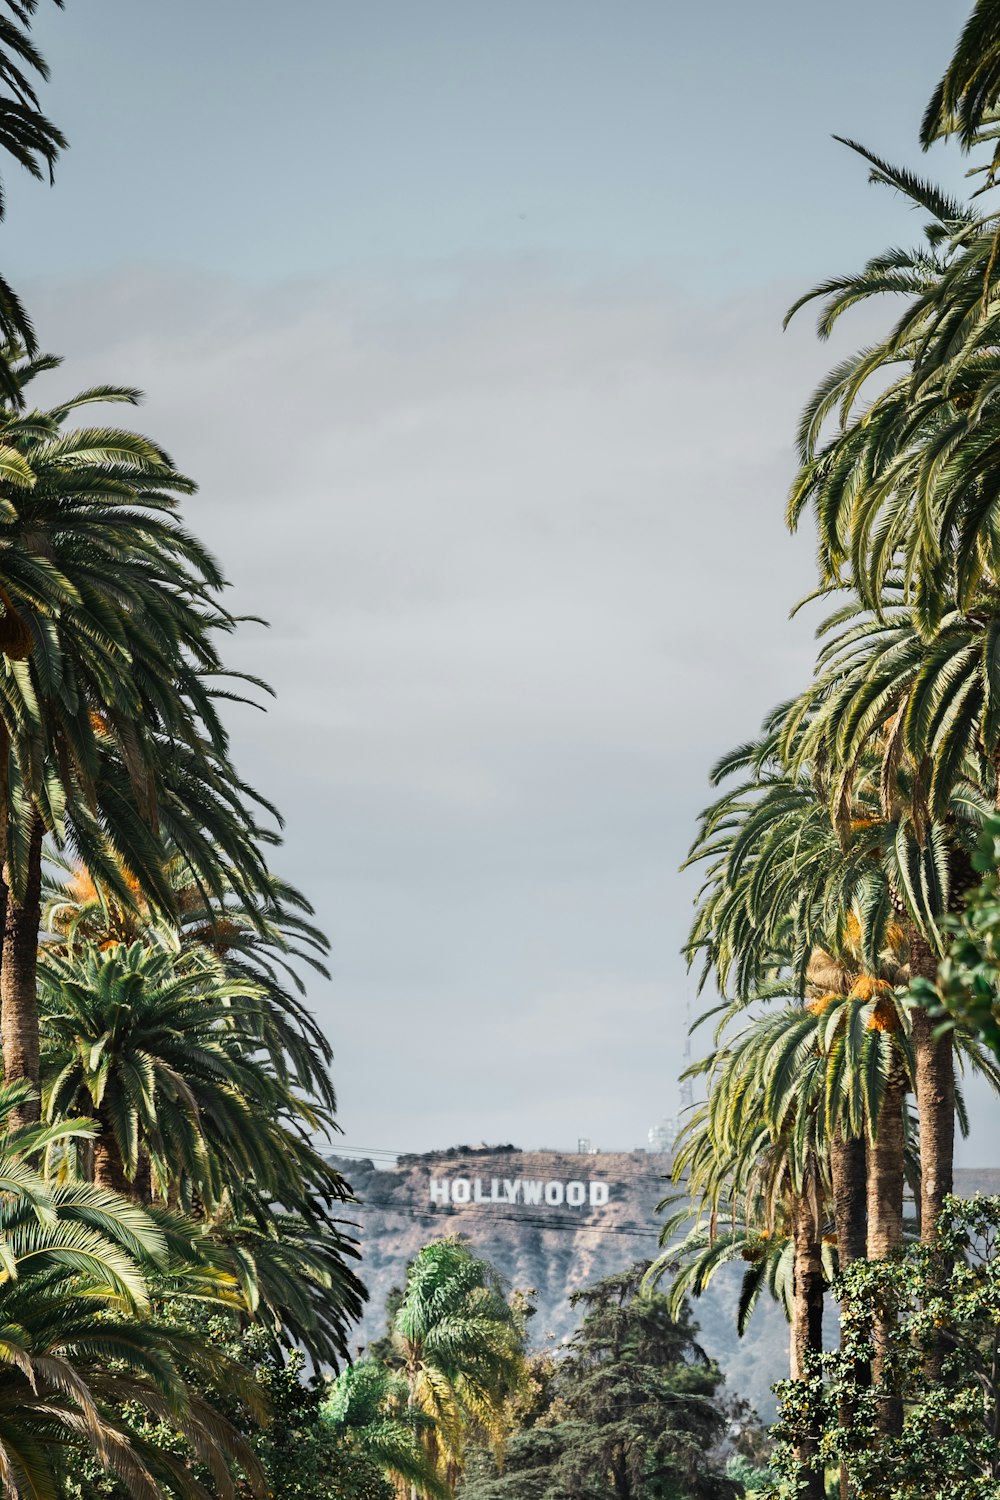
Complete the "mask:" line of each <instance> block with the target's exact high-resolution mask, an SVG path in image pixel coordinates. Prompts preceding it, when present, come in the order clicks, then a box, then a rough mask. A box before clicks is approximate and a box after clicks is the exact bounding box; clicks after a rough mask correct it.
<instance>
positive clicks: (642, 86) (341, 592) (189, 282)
mask: <svg viewBox="0 0 1000 1500" xmlns="http://www.w3.org/2000/svg"><path fill="white" fill-rule="evenodd" d="M965 10H966V3H965V0H962V3H951V0H949V3H945V0H937V3H934V4H931V3H929V0H907V3H905V4H904V3H902V0H880V3H876V4H874V5H873V4H872V3H871V0H867V3H864V4H862V3H861V0H843V3H841V4H839V5H838V6H836V7H832V6H830V5H829V4H824V5H820V4H818V3H815V0H770V3H767V0H764V3H758V4H756V5H748V4H747V3H746V0H726V3H717V4H715V5H705V4H703V5H686V6H682V5H680V4H677V3H671V0H658V3H656V0H631V3H619V4H610V3H594V0H530V3H527V0H507V3H506V4H503V5H499V4H492V5H486V4H484V3H479V0H461V3H444V0H440V3H439V0H425V3H418V0H384V3H380V0H369V3H367V4H363V5H359V4H356V3H354V4H346V3H341V0H283V3H281V4H280V5H279V4H274V3H271V4H264V3H263V0H170V3H169V4H166V3H159V4H154V3H152V0H142V3H138V0H86V3H85V0H67V10H66V12H65V13H59V12H58V11H56V10H55V8H54V7H49V8H48V9H47V10H46V13H45V14H44V15H43V16H42V18H41V19H40V22H39V27H38V31H39V38H40V41H41V44H42V46H43V50H44V51H45V52H46V54H47V55H48V57H49V59H50V61H51V63H52V67H53V82H52V85H51V87H50V89H49V90H48V92H47V94H46V102H47V104H48V106H49V108H50V110H51V112H52V113H53V115H54V116H55V118H56V119H57V120H58V121H59V123H60V124H61V125H62V126H63V127H64V129H65V130H66V132H67V134H68V135H69V136H70V139H71V142H72V150H71V151H70V153H69V154H68V156H67V157H66V158H65V160H64V161H63V163H62V164H61V165H60V168H59V172H58V181H57V185H56V188H55V190H54V191H52V192H49V191H48V190H47V189H45V188H42V187H40V186H38V185H36V184H33V183H28V182H24V183H20V182H15V183H12V184H11V192H10V206H9V215H8V223H7V226H6V227H5V229H4V230H3V234H4V242H3V243H4V255H5V259H4V270H5V272H6V273H7V274H9V275H10V277H11V279H12V280H13V281H14V284H15V285H16V286H18V287H19V288H23V289H24V290H25V291H26V292H28V293H29V300H30V304H31V306H32V308H33V310H34V312H35V315H36V319H37V321H38V323H39V326H40V330H41V334H42V337H43V341H44V342H45V343H46V345H48V346H49V347H52V348H54V349H55V350H57V351H59V352H62V353H65V354H66V356H67V364H66V367H65V369H64V371H63V372H62V373H61V374H60V375H59V376H58V377H55V379H54V381H53V383H52V385H51V389H52V391H53V394H55V392H56V390H62V389H64V388H65V387H66V386H71V387H75V386H76V385H78V384H84V383H86V382H89V381H91V380H92V379H95V378H99V379H102V380H104V379H106V380H112V381H123V382H128V383H135V384H138V385H141V386H142V387H143V388H144V389H145V390H146V391H147V392H148V397H149V400H148V406H147V409H146V411H145V413H144V414H143V417H142V421H143V424H144V426H145V427H146V428H147V429H148V430H149V431H150V432H152V433H153V434H155V435H156V436H157V437H158V438H159V439H160V440H161V441H163V442H164V443H165V444H166V445H167V446H168V447H169V448H170V450H171V451H172V452H173V454H174V456H175V457H176V459H177V461H178V462H179V463H180V465H181V466H182V467H183V468H184V469H186V470H187V471H188V472H189V473H192V474H193V475H194V476H195V477H196V478H197V479H198V480H199V482H200V484H201V487H202V488H201V494H200V495H199V497H198V498H197V499H196V500H195V501H194V502H193V503H192V504H191V507H190V512H189V514H190V518H191V520H192V522H193V524H194V525H195V526H196V528H197V529H198V530H199V531H200V532H201V533H202V534H203V535H204V536H205V537H206V538H207V539H208V540H209V542H210V543H211V544H212V545H213V546H214V547H215V548H216V550H217V551H218V552H220V553H221V555H222V557H223V559H224V561H225V564H226V566H227V568H228V571H229V574H230V576H231V578H232V580H233V583H234V586H235V596H234V602H235V605H236V606H237V607H242V608H244V609H246V610H248V611H252V612H255V613H262V614H264V615H266V616H267V617H268V618H269V619H270V621H271V622H272V628H271V629H270V631H269V632H266V633H265V632H263V631H261V630H259V629H255V628H253V627H248V628H247V629H246V631H245V633H244V634H243V636H242V638H241V639H240V642H239V644H238V645H237V647H236V648H235V650H234V652H233V659H234V663H235V664H236V665H238V666H241V667H245V668H250V669H253V670H255V671H259V672H261V673H263V674H264V675H265V676H266V677H268V678H269V679H270V681H271V682H272V683H273V684H274V685H275V686H276V688H277V689H278V693H279V696H278V701H277V704H276V706H275V707H274V709H273V710H272V711H271V713H270V715H269V717H268V718H267V719H266V720H265V721H261V720H258V719H257V718H255V717H252V716H250V715H249V714H248V715H245V716H243V717H241V718H239V719H238V720H237V721H236V726H235V727H236V740H237V745H238V750H239V759H240V762H241V765H242V766H243V767H245V770H246V773H247V775H248V777H249V779H251V780H253V781H255V782H256V783H258V784H259V785H260V786H261V788H262V789H263V790H265V791H266V792H267V793H269V794H270V795H272V796H273V797H274V798H275V799H276V800H277V801H278V802H279V803H280V805H281V806H282V808H283V809H284V811H285V813H286V816H287V820H288V830H287V842H286V846H285V849H284V852H283V856H282V860H281V867H282V870H283V872H284V873H286V874H287V875H288V876H289V877H290V878H291V879H293V880H294V881H296V882H297V883H298V884H300V885H302V886H304V887H305V889H306V890H307V891H308V892H309V893H310V895H311V896H312V898H313V899H314V901H315V904H316V906H317V908H318V911H319V914H320V918H321V921H322V924H323V925H324V926H325V928H326V929H327V930H328V932H329V933H330V936H331V938H332V940H333V968H334V980H333V983H332V984H331V985H329V986H317V987H315V988H314V989H313V991H312V1000H313V1004H314V1006H315V1008H316V1010H317V1011H318V1012H319V1014H320V1015H321V1017H322V1019H323V1022H324V1024H325V1025H326V1026H328V1028H329V1032H330V1035H331V1037H332V1039H333V1042H334V1045H335V1048H336V1053H337V1063H336V1080H337V1084H338V1088H339V1092H340V1100H341V1121H342V1124H343V1126H344V1128H345V1131H346V1139H347V1141H348V1143H349V1144H351V1145H353V1146H372V1147H388V1148H391V1149H422V1148H427V1147H431V1146H442V1145H448V1144H451V1143H454V1142H458V1141H470V1140H478V1139H483V1138H485V1139H487V1140H491V1141H498V1140H513V1141H515V1142H516V1143H518V1144H521V1145H523V1146H526V1147H531V1146H537V1145H546V1146H564V1145H567V1144H571V1143H573V1142H574V1141H575V1139H576V1137H577V1135H578V1134H585V1135H589V1136H590V1137H591V1138H592V1139H593V1140H594V1142H595V1144H598V1145H601V1146H604V1147H607V1148H611V1147H628V1146H631V1145H634V1144H638V1143H640V1142H642V1141H644V1139H645V1133H646V1130H647V1128H648V1126H649V1125H650V1124H651V1123H653V1122H655V1121H656V1120H657V1119H659V1118H660V1117H661V1116H662V1115H664V1114H667V1113H671V1112H673V1110H674V1108H675V1107H676V1085H675V1082H674V1079H675V1077H676V1074H677V1071H678V1068H679V1065H680V1062H681V1056H682V1050H683V1034H684V1020H683V1018H684V1008H685V1003H686V1001H687V999H688V998H689V997H691V996H692V995H693V985H692V984H691V982H690V981H689V980H688V978H687V976H686V974H685V970H684V965H683V962H682V960H681V959H680V957H679V956H678V949H679V947H680V945H681V942H682V939H683V935H684V932H685V928H686V924H687V921H688V918H689V914H690V896H691V883H690V881H689V880H688V879H687V878H682V877H680V876H679V875H678V874H677V873H676V872H677V866H678V863H679V861H680V860H681V858H682V857H683V855H684V852H685V850H686V847H687V845H688V843H689V841H690V838H691V834H692V830H693V821H694V817H695V814H696V812H697V810H698V809H699V807H700V806H701V805H702V804H703V803H704V801H705V800H706V798H707V791H706V779H705V778H706V770H707V767H708V765H709V764H710V763H711V761H712V760H713V759H714V758H715V757H716V756H717V755H718V754H719V753H721V752H722V751H723V750H724V749H726V748H728V747H729V746H730V745H731V744H732V743H734V742H737V741H739V740H741V739H744V738H745V737H747V736H748V735H749V734H751V733H753V732H754V730H755V728H756V726H757V724H758V722H759V720H760V718H761V716H762V714H763V713H764V712H765V711H766V710H767V709H768V708H769V707H770V706H771V705H772V704H773V703H774V702H775V701H777V700H778V699H779V698H781V697H782V696H784V695H785V694H787V693H788V692H790V691H792V690H794V689H795V688H796V687H797V686H798V685H800V684H801V682H802V681H803V679H804V676H805V674H806V672H807V670H808V664H809V660H810V649H811V648H810V641H809V636H808V627H807V626H806V625H805V623H799V624H796V625H795V626H790V625H788V624H787V623H786V619H785V616H786V612H787V609H788V606H789V605H790V604H791V603H792V602H793V600H794V599H795V598H796V597H797V596H798V595H799V594H800V593H803V592H805V591H806V590H807V588H808V587H809V586H810V584H811V581H812V562H811V546H810V542H809V539H808V538H807V537H806V538H799V539H797V540H795V541H793V540H791V539H789V537H788V536H787V535H786V533H785V532H784V530H783V526H782V511H783V502H784V494H785V490H786V488H787V484H788V481H789V478H790V475H791V472H792V454H791V444H790V439H791V434H792V432H793V430H794V424H795V418H796V415H797V411H798V408H799V407H800V405H801V403H802V402H803V400H804V399H805V396H806V394H807V392H808V389H809V385H810V383H811V381H812V380H813V379H814V378H816V377H817V376H818V375H819V373H820V372H821V371H822V370H823V369H824V368H825V367H826V365H827V364H828V362H829V361H830V360H831V359H832V357H833V354H834V352H835V351H832V350H831V349H829V348H823V347H820V346H818V345H817V344H816V343H815V341H814V339H813V336H812V331H811V327H810V325H809V322H808V320H806V319H803V320H802V321H801V323H800V324H799V325H798V326H793V329H792V330H791V332H790V333H788V334H784V335H783V334H782V333H781V331H780V321H781V315H782V313H783V311H784V309H785V307H786V306H787V304H788V303H789V301H790V300H791V299H792V297H793V296H794V295H796V294H797V293H798V292H799V291H800V290H802V289H803V288H804V287H805V286H807V285H809V284H810V283H812V282H814V281H816V280H818V279H821V278H822V277H823V276H825V275H826V274H828V273H831V272H836V271H839V270H844V269H851V268H853V267H854V266H855V265H856V264H857V263H858V261H859V260H860V259H861V258H862V257H863V256H864V255H865V254H867V253H870V252H872V251H874V250H876V249H878V248H881V247H882V246H883V245H884V244H886V243H890V242H894V241H899V240H904V239H907V238H908V237H910V236H911V235H913V234H914V233H916V232H917V231H918V229H919V224H918V223H917V222H915V221H914V220H913V219H912V217H911V216H909V214H908V212H907V210H906V209H905V208H904V207H903V206H901V205H900V203H899V202H898V201H896V200H895V199H894V198H893V197H892V195H890V194H888V193H886V192H885V191H884V190H873V189H871V188H868V187H867V186H866V183H865V171H864V169H863V166H862V164H861V163H860V162H858V161H857V160H856V159H855V158H853V157H852V156H851V155H850V154H849V153H848V152H847V151H845V150H844V149H843V148H842V147H840V146H837V145H836V144H835V143H834V142H833V141H831V139H830V137H831V133H833V132H838V133H840V134H846V135H853V136H856V137H860V138H862V139H863V140H864V141H865V142H866V143H867V144H869V145H871V146H872V147H873V148H876V149H878V150H880V151H882V152H884V153H885V154H887V155H889V156H893V157H897V158H903V159H906V160H909V161H911V162H915V163H916V162H919V154H918V152H917V149H916V146H915V144H914V141H915V135H916V129H917V124H918V121H919V115H920V111H921V108H922V106H923V103H924V101H925V99H926V96H927V95H928V93H929V91H930V89H931V87H932V85H933V83H934V82H935V81H936V78H937V76H938V74H939V73H940V71H941V69H942V67H943V65H944V62H945V59H946V56H947V53H948V50H949V47H950V44H951V42H952V40H953V38H954V35H955V34H956V33H957V30H958V27H959V25H960V23H961V21H962V19H963V17H964V14H965ZM930 169H931V170H934V171H937V172H940V173H944V174H946V175H948V176H950V178H951V179H952V180H954V179H956V178H957V176H958V173H959V172H960V170H961V167H960V165H957V164H956V163H954V162H953V161H949V160H947V159H945V160H944V161H942V162H939V161H938V160H937V159H936V157H932V159H931V164H930ZM863 336H864V328H863V327H862V326H860V325H859V326H857V327H856V328H855V329H854V331H853V332H852V333H851V334H850V339H849V342H854V341H855V340H861V339H862V338H863ZM990 1109H992V1106H981V1107H980V1108H979V1109H978V1110H977V1128H978V1130H979V1138H978V1140H975V1139H974V1140H973V1142H972V1143H970V1145H969V1146H968V1147H966V1148H965V1153H964V1158H963V1159H964V1160H965V1161H966V1162H976V1161H981V1160H983V1159H984V1157H985V1156H986V1155H987V1154H988V1144H989V1143H988V1134H987V1132H988V1129H989V1126H990V1124H991V1123H995V1118H996V1113H995V1110H994V1111H993V1115H992V1121H991V1116H990V1113H989V1111H990Z"/></svg>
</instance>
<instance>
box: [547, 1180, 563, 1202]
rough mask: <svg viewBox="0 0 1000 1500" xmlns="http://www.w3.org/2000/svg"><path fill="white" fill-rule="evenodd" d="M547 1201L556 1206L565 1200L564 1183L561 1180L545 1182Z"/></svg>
mask: <svg viewBox="0 0 1000 1500" xmlns="http://www.w3.org/2000/svg"><path fill="white" fill-rule="evenodd" d="M545 1201H546V1203H547V1204H548V1205H549V1207H550V1208H556V1207H557V1206H558V1205H559V1204H560V1203H561V1202H562V1201H563V1185H562V1183H561V1182H547V1183H546V1184H545Z"/></svg>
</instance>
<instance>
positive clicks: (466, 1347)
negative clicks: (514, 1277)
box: [326, 1238, 528, 1500]
mask: <svg viewBox="0 0 1000 1500" xmlns="http://www.w3.org/2000/svg"><path fill="white" fill-rule="evenodd" d="M527 1316H528V1304H527V1303H526V1302H525V1300H524V1299H523V1298H522V1297H520V1296H518V1295H517V1294H515V1295H514V1297H513V1298H511V1299H508V1298H506V1297H505V1296H504V1292H503V1287H502V1285H501V1281H500V1278H499V1276H498V1274H497V1272H496V1270H495V1268H494V1267H493V1266H492V1265H490V1263H489V1262H488V1261H485V1260H481V1259H479V1258H478V1257H477V1256H475V1255H473V1253H472V1252H471V1250H470V1249H469V1247H468V1245H466V1244H465V1243H464V1242H463V1241H461V1240H459V1239H454V1238H453V1239H445V1240H438V1241H437V1242H435V1243H433V1244H430V1245H426V1246H425V1247H424V1248H423V1249H422V1250H421V1251H420V1253H419V1254H418V1255H417V1256H415V1258H414V1259H413V1260H412V1261H411V1263H410V1265H409V1266H408V1268H407V1275H406V1286H405V1287H404V1288H403V1289H401V1290H400V1291H398V1292H397V1293H395V1294H394V1295H392V1296H391V1297H390V1305H389V1328H388V1333H387V1336H386V1338H384V1339H382V1340H380V1341H379V1342H378V1343H377V1344H375V1345H372V1346H371V1347H370V1348H369V1350H368V1352H367V1357H366V1358H365V1359H363V1360H360V1361H359V1362H358V1363H357V1364H355V1365H353V1366H352V1367H351V1368H350V1369H348V1370H345V1371H344V1372H343V1374H341V1375H340V1376H339V1377H338V1378H337V1379H336V1380H335V1381H333V1382H332V1384H331V1386H330V1392H329V1397H328V1400H327V1404H326V1414H327V1417H328V1420H329V1421H330V1422H331V1423H332V1424H333V1425H334V1427H335V1428H336V1429H337V1430H338V1431H339V1432H340V1433H341V1434H342V1435H343V1437H344V1439H345V1441H347V1442H348V1444H349V1445H351V1446H352V1447H353V1448H354V1449H355V1450H356V1451H357V1452H359V1453H360V1454H362V1455H364V1456H365V1457H368V1458H373V1459H375V1461H376V1462H377V1463H378V1464H379V1466H380V1467H381V1468H382V1469H383V1470H384V1471H385V1472H386V1473H387V1474H388V1475H389V1476H390V1477H391V1479H392V1480H393V1482H394V1483H395V1485H396V1490H397V1494H398V1495H399V1497H400V1500H448V1497H449V1496H453V1495H454V1494H455V1492H456V1489H457V1487H458V1484H459V1481H460V1479H461V1477H462V1473H463V1470H464V1468H465V1461H466V1456H467V1451H468V1449H469V1447H470V1445H471V1444H472V1443H478V1444H480V1445H482V1446H486V1447H488V1448H489V1449H490V1450H491V1451H492V1452H493V1453H494V1454H495V1455H500V1456H502V1452H503V1446H504V1441H505V1438H506V1435H507V1430H508V1427H509V1425H510V1424H509V1407H510V1403H511V1401H512V1399H513V1398H514V1397H515V1396H516V1395H517V1394H518V1393H519V1391H520V1390H521V1388H522V1386H523V1385H524V1382H525V1380H526V1376H527V1366H526V1363H525V1356H524V1351H525V1329H526V1321H527Z"/></svg>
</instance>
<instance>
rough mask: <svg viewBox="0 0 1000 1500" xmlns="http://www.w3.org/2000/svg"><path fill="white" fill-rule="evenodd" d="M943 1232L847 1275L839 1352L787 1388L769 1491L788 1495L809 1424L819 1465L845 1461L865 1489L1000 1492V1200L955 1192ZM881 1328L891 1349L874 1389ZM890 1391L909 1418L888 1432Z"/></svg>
mask: <svg viewBox="0 0 1000 1500" xmlns="http://www.w3.org/2000/svg"><path fill="white" fill-rule="evenodd" d="M938 1229H939V1233H938V1239H937V1242H936V1244H935V1245H934V1246H933V1247H930V1246H927V1245H911V1246H909V1247H908V1248H907V1250H906V1252H905V1254H903V1255H901V1256H899V1257H898V1258H893V1259H891V1260H883V1261H869V1262H857V1263H856V1264H855V1265H853V1266H852V1267H851V1269H850V1271H848V1272H847V1273H846V1275H845V1277H844V1282H843V1286H842V1289H841V1291H842V1305H843V1332H842V1337H841V1343H840V1348H839V1350H838V1351H837V1352H836V1353H828V1354H825V1355H822V1356H820V1357H818V1358H817V1359H816V1361H815V1363H814V1366H813V1368H812V1369H811V1371H810V1374H809V1378H808V1379H807V1380H805V1381H801V1382H795V1384H794V1385H793V1386H788V1385H786V1386H785V1387H784V1388H783V1389H782V1397H783V1407H782V1414H781V1420H780V1422H779V1423H778V1425H777V1427H776V1429H775V1437H776V1438H777V1439H778V1440H779V1444H778V1449H777V1453H776V1458H775V1473H776V1476H777V1478H778V1480H779V1483H778V1487H777V1488H776V1489H775V1490H774V1491H773V1492H772V1491H770V1487H769V1489H768V1493H773V1494H774V1495H775V1497H777V1496H780V1495H782V1494H785V1493H788V1492H789V1490H788V1486H790V1485H791V1484H792V1483H793V1482H794V1481H795V1479H796V1476H797V1472H798V1455H799V1453H800V1451H801V1442H802V1437H803V1434H804V1433H806V1432H810V1431H811V1432H815V1433H816V1434H818V1442H817V1443H816V1446H815V1450H814V1458H813V1461H814V1463H815V1464H816V1465H817V1466H819V1467H821V1468H822V1467H827V1466H830V1465H836V1466H838V1467H839V1466H840V1465H841V1464H842V1465H843V1467H844V1471H845V1473H846V1476H847V1478H848V1481H849V1483H850V1485H851V1486H852V1491H853V1492H856V1493H857V1494H859V1495H864V1496H867V1495H884V1496H887V1497H891V1500H922V1497H923V1496H926V1495H934V1496H936V1497H940V1500H973V1497H977V1496H981V1495H991V1494H996V1493H998V1492H1000V1445H998V1442H997V1436H998V1431H1000V1425H998V1424H1000V1198H981V1199H979V1198H977V1199H974V1200H973V1201H971V1202H969V1203H961V1202H959V1201H958V1200H951V1201H950V1202H949V1203H948V1204H947V1205H946V1209H945V1212H944V1214H943V1215H942V1218H941V1221H940V1224H939V1226H938ZM880 1326H881V1327H882V1328H883V1329H887V1334H886V1335H885V1337H886V1347H885V1348H884V1350H883V1351H882V1354H881V1379H880V1381H879V1382H878V1384H877V1385H874V1386H873V1384H872V1382H871V1380H870V1378H869V1373H868V1372H869V1371H870V1368H871V1363H872V1360H873V1358H874V1357H875V1352H876V1339H877V1338H878V1336H879V1328H880ZM893 1398H895V1399H896V1400H897V1401H898V1404H899V1410H900V1414H901V1420H900V1421H899V1423H898V1426H896V1427H895V1428H893V1429H891V1430H888V1431H887V1429H886V1423H885V1420H884V1416H885V1408H886V1403H887V1400H890V1399H893ZM782 1485H784V1488H783V1487H782Z"/></svg>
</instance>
